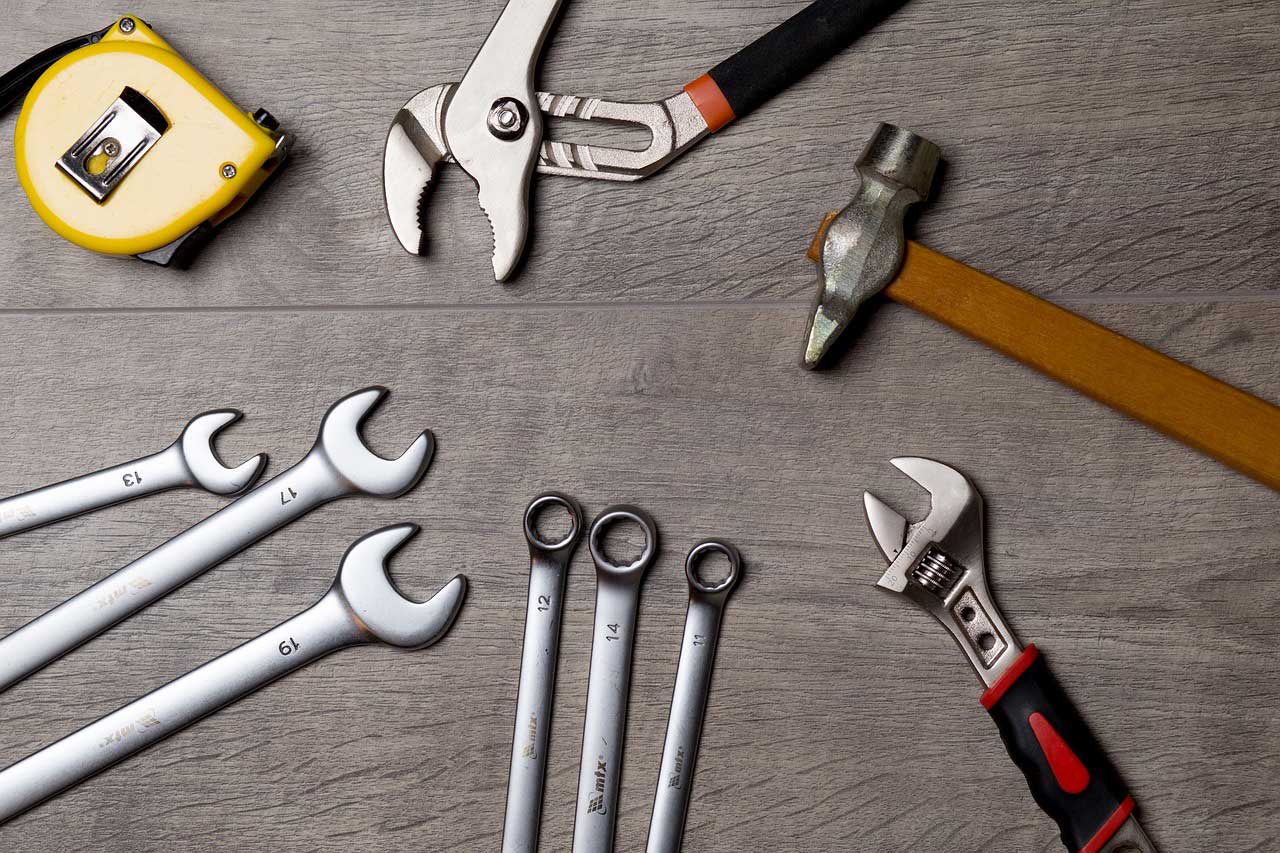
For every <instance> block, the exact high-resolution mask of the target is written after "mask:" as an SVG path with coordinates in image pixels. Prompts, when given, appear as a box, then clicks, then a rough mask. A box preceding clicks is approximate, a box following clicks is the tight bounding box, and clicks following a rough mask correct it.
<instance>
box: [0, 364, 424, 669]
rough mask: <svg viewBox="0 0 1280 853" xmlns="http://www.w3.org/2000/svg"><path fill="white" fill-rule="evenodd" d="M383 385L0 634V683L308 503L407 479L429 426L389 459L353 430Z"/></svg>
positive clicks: (397, 486) (393, 490)
mask: <svg viewBox="0 0 1280 853" xmlns="http://www.w3.org/2000/svg"><path fill="white" fill-rule="evenodd" d="M386 393H387V391H386V389H385V388H380V387H373V388H366V389H364V390H363V391H357V392H355V393H354V394H350V395H348V396H347V397H344V398H343V399H341V400H339V401H338V402H337V403H334V404H333V406H332V408H330V409H329V411H328V412H327V413H325V416H324V420H323V421H322V422H321V424H320V436H319V438H318V439H316V443H315V446H314V447H313V448H312V449H311V451H310V452H309V453H308V454H307V455H306V456H304V457H303V458H302V460H301V461H299V462H298V463H297V464H296V465H294V466H293V467H292V468H289V469H288V470H286V471H283V472H281V473H280V474H277V475H276V476H275V477H273V478H272V479H271V480H268V481H267V482H265V483H263V484H262V485H260V486H258V487H257V488H256V489H254V490H253V491H251V492H249V493H248V494H247V495H245V496H244V497H242V498H239V499H238V500H236V501H234V502H232V503H230V504H228V505H227V506H225V507H223V508H222V509H221V510H219V511H218V512H215V513H214V514H213V515H211V516H209V517H208V518H206V519H205V520H204V521H201V522H199V523H198V524H196V525H195V526H194V527H192V528H190V529H188V530H186V531H184V532H182V533H179V534H178V535H177V536H175V537H174V538H172V539H170V540H169V541H168V542H166V543H164V544H163V545H161V546H160V547H159V548H156V549H155V550H154V551H152V552H150V553H149V554H147V555H146V556H144V557H141V558H139V559H137V560H135V561H133V562H132V563H130V564H129V565H127V566H125V567H124V568H122V569H120V570H118V571H116V572H115V573H114V574H112V575H110V576H108V577H107V578H104V579H103V580H101V581H98V582H97V583H96V584H94V585H93V586H91V587H89V588H88V589H86V590H84V591H83V592H81V593H79V594H77V595H75V596H73V597H72V598H69V599H67V600H66V601H65V602H63V603H62V604H60V605H58V606H57V607H55V608H53V609H52V610H50V611H49V612H47V613H45V614H44V615H43V616H40V617H38V618H37V619H34V620H32V621H31V622H28V623H27V624H26V625H24V626H23V627H21V628H19V629H18V630H17V631H14V632H13V633H12V634H10V635H9V636H7V637H5V638H4V639H3V640H0V691H3V690H6V689H8V688H9V687H12V686H13V685H14V684H16V683H17V682H19V681H21V680H22V679H24V678H26V677H27V676H29V675H31V674H32V673H34V672H36V671H38V670H40V669H42V668H43V667H45V666H47V665H49V664H50V663H52V662H53V661H55V660H57V659H58V658H60V657H62V656H63V655H65V654H67V653H68V652H70V651H71V650H72V649H74V648H76V647H77V646H79V645H81V644H83V643H86V642H88V641H89V640H91V639H93V638H94V637H96V636H98V635H99V634H101V633H102V632H103V631H105V630H107V629H108V628H110V627H111V626H112V625H115V624H116V623H117V622H119V621H121V620H122V619H125V618H127V617H129V616H132V615H133V614H134V613H137V612H138V611H139V610H142V609H143V608H144V607H146V606H147V605H149V604H151V603H153V602H155V601H158V600H159V599H161V598H163V597H164V596H166V595H168V594H169V593H170V592H173V591H174V590H175V589H177V588H178V587H180V586H182V585H183V584H185V583H187V582H188V581H190V580H192V579H194V578H197V577H199V576H200V575H202V574H204V573H205V572H207V571H208V570H209V569H211V568H213V567H214V566H216V565H218V564H219V563H222V562H224V561H225V560H228V559H230V558H231V557H234V556H235V555H236V554H238V553H240V552H241V551H243V550H244V549H246V548H248V547H249V546H250V545H253V544H254V543H255V542H257V541H258V540H260V539H262V538H263V537H265V536H267V535H268V534H270V533H272V532H273V531H275V530H278V529H279V528H281V527H283V526H284V525H286V524H288V523H289V522H291V521H294V520H295V519H298V518H300V517H302V516H304V515H306V514H307V513H308V512H310V511H311V510H313V509H315V508H316V507H319V506H321V505H323V504H326V503H329V502H330V501H334V500H337V499H338V498H345V497H350V496H352V495H369V496H371V497H379V498H394V497H398V496H399V495H402V494H404V493H405V492H407V491H408V490H409V489H411V488H413V486H414V485H415V484H416V483H417V482H418V481H419V480H420V479H422V475H423V474H425V473H426V470H427V465H428V464H430V462H431V453H432V450H433V448H434V442H433V440H432V437H431V433H430V432H429V431H424V432H423V433H422V434H421V435H419V436H418V438H417V439H416V440H415V441H414V443H413V445H412V446H410V448H409V449H408V450H406V451H405V452H404V454H403V455H402V456H401V457H400V458H399V459H396V460H388V459H382V458H381V457H378V456H376V455H374V454H373V452H372V451H370V450H369V449H368V448H367V447H366V446H365V444H364V442H363V440H362V439H361V437H360V427H361V424H363V423H364V420H365V418H367V417H368V415H369V413H370V412H371V411H372V410H373V407H374V406H375V405H377V403H378V401H379V400H381V399H382V398H383V397H384V396H385V395H386Z"/></svg>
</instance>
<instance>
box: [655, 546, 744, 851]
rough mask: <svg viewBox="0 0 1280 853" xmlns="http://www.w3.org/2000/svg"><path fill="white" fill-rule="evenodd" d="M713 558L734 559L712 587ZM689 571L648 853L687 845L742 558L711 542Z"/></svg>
mask: <svg viewBox="0 0 1280 853" xmlns="http://www.w3.org/2000/svg"><path fill="white" fill-rule="evenodd" d="M710 554H722V555H723V556H725V557H726V558H728V560H729V573H728V574H727V575H726V576H725V577H724V578H723V579H722V580H720V581H718V582H715V583H707V582H706V581H704V580H703V579H702V577H701V575H700V574H699V573H698V566H699V565H700V564H701V562H702V561H703V560H704V559H705V558H706V557H707V556H708V555H710ZM684 572H685V576H686V577H687V578H688V581H689V609H688V612H687V613H686V615H685V621H684V639H683V640H682V641H681V645H680V663H679V664H678V665H677V667H676V684H675V688H674V689H673V690H672V692H671V715H670V717H669V718H668V720H667V738H666V741H665V743H664V744H663V746H662V765H661V769H660V770H659V771H658V785H657V790H656V791H655V793H654V795H653V816H652V818H651V819H650V822H649V841H648V844H647V846H646V848H645V849H646V853H679V850H680V846H681V844H682V843H683V839H684V825H685V819H686V818H687V817H688V813H689V796H690V789H691V788H692V785H691V782H692V781H693V772H694V765H695V763H696V762H697V758H698V744H699V742H700V741H701V740H702V720H703V718H704V717H705V716H706V711H707V694H708V692H709V690H710V688H711V670H712V667H714V665H715V659H716V645H717V642H718V640H719V638H720V620H721V617H722V616H723V614H724V605H725V602H726V601H728V600H729V593H731V592H733V589H734V587H735V586H737V584H738V579H739V578H740V577H741V576H742V557H741V555H740V554H739V553H738V549H737V548H735V547H733V546H732V545H730V544H729V543H728V542H724V541H721V540H716V539H708V540H707V541H705V542H701V543H699V544H697V545H695V546H694V547H693V550H691V551H690V552H689V556H688V558H686V559H685V564H684Z"/></svg>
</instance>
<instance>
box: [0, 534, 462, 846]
mask: <svg viewBox="0 0 1280 853" xmlns="http://www.w3.org/2000/svg"><path fill="white" fill-rule="evenodd" d="M417 531H418V527H417V525H415V524H400V525H396V526H393V527H387V528H384V529H382V530H378V531H376V532H374V533H370V534H368V535H367V536H365V537H363V538H361V539H360V540H358V541H357V542H356V543H355V544H354V545H352V546H351V547H350V548H349V549H347V553H346V555H345V556H344V557H343V558H342V566H341V568H340V569H339V571H338V578H337V580H336V581H334V583H333V586H331V587H330V588H329V591H328V592H327V593H325V595H324V597H322V598H321V599H320V600H319V601H318V602H317V603H315V604H313V605H312V606H311V607H309V608H308V609H307V610H304V611H303V612H302V613H300V614H298V615H297V616H294V617H293V618H292V619H289V620H288V621H286V622H283V623H281V624H280V625H277V626H276V627H275V628H272V629H271V630H270V631H267V632H266V633H265V634H263V635H262V636H260V637H258V638H257V639H255V640H250V641H249V642H247V643H245V644H244V645H241V646H239V647H237V648H235V649H233V650H231V651H229V652H227V653H226V654H224V655H222V656H221V657H217V658H214V659H213V660H211V661H209V662H208V663H206V664H204V665H203V666H200V667H198V668H196V669H194V670H192V671H191V672H189V673H187V674H186V675H183V676H181V677H179V678H177V679H175V680H173V681H171V682H169V683H168V684H166V685H165V686H164V687H161V688H159V689H158V690H155V691H153V692H151V693H148V694H147V695H146V696H143V697H142V698H141V699H138V700H137V701H135V702H131V703H129V704H128V705H125V706H124V707H123V708H120V709H119V710H117V711H114V712H113V713H110V714H108V715H106V716H105V717H103V718H102V719H100V720H98V721H97V722H96V723H90V724H89V725H87V726H85V727H84V728H82V729H80V730H79V731H77V732H75V733H74V734H70V735H67V736H66V737H64V738H63V739H62V740H60V741H57V742H56V743H53V744H51V745H50V746H47V747H45V748H44V749H42V750H40V751H39V752H37V753H35V754H33V755H30V756H28V757H27V758H24V759H23V760H21V761H19V762H18V763H16V764H14V765H12V766H11V767H9V768H8V769H7V770H5V771H4V772H2V773H0V823H4V822H5V821H7V820H10V819H11V818H13V817H16V816H17V815H19V814H21V813H23V812H25V811H27V810H28V809H30V808H33V807H35V806H37V805H39V804H40V803H42V802H44V801H45V800H47V799H49V798H50V797H52V796H54V795H56V794H58V793H60V792H62V791H65V790H67V789H68V788H70V787H72V786H74V785H77V784H79V783H80V782H83V781H84V780H85V779H88V778H89V777H91V776H93V775H95V774H97V773H100V772H102V771H103V770H106V769H107V768H108V767H110V766H112V765H113V764H116V763H118V762H121V761H124V760H125V759H126V758H129V757H130V756H131V755H134V754H135V753H138V752H141V751H142V750H144V749H146V748H147V747H149V746H151V745H152V744H155V743H157V742H159V741H161V740H163V739H165V738H167V737H168V736H169V735H171V734H174V733H175V732H178V731H181V730H182V729H184V728H186V727H187V726H189V725H191V724H192V723H195V722H197V721H198V720H201V719H203V718H204V717H207V716H209V715H210V714H212V713H213V712H215V711H217V710H219V709H220V708H224V707H226V706H227V705H230V704H231V703H232V702H235V701H236V700H237V699H241V698H243V697H245V696H247V695H249V694H250V693H253V692H254V691H256V690H259V689H260V688H262V687H265V686H266V685H268V684H270V683H271V682H272V681H275V680H276V679H277V678H280V677H281V676H284V675H288V674H289V673H291V672H293V671H294V670H295V669H300V668H301V667H303V666H306V665H307V664H309V663H311V662H312V661H314V660H318V659H319V658H322V657H324V656H325V655H327V654H329V653H331V652H335V651H337V650H338V649H343V648H346V647H348V646H356V645H362V644H365V643H374V642H381V643H386V644H388V645H391V646H396V647H398V648H402V649H421V648H424V647H426V646H429V645H431V644H432V643H434V642H436V641H437V640H439V639H440V638H441V637H443V636H444V635H445V633H446V632H447V631H448V630H449V626H450V625H452V624H453V620H454V617H455V616H457V614H458V610H459V609H460V608H461V607H462V598H463V596H464V594H465V593H466V588H467V582H466V578H465V577H463V576H462V575H456V576H454V578H453V580H451V581H449V583H447V584H445V586H444V587H443V588H442V589H441V590H440V591H439V592H437V593H436V594H435V595H434V596H432V597H431V599H430V600H429V601H427V602H424V603H421V604H419V603H417V602H414V601H410V600H408V599H406V598H405V597H404V596H402V595H401V594H400V593H399V591H397V590H396V588H395V586H394V585H393V584H392V583H391V579H390V578H389V577H388V576H387V569H386V561H387V560H388V559H389V558H390V556H391V555H392V554H393V553H395V552H396V551H397V550H399V549H400V548H401V547H402V546H403V545H404V543H405V542H406V541H408V539H409V537H411V536H413V535H414V534H415V533H417Z"/></svg>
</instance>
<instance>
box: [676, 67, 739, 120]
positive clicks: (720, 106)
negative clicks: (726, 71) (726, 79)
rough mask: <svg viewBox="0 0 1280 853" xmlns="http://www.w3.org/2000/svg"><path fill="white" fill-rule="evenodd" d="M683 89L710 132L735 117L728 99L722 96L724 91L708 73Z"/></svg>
mask: <svg viewBox="0 0 1280 853" xmlns="http://www.w3.org/2000/svg"><path fill="white" fill-rule="evenodd" d="M684 90H685V92H687V93H688V95H689V100H691V101H693V105H694V106H695V107H697V108H698V112H700V113H702V118H703V120H704V121H706V123H707V129H708V130H710V131H711V132H712V133H715V132H716V131H717V130H719V129H720V128H722V127H724V126H725V125H726V124H728V123H729V122H731V121H733V120H734V119H735V118H737V116H735V115H734V114H733V107H731V106H729V99H728V98H726V97H725V96H724V92H722V91H720V86H719V84H717V83H716V81H715V80H713V79H712V78H711V75H710V74H703V75H702V76H701V77H699V78H698V79H697V80H694V81H693V82H692V83H690V84H689V85H687V86H685V87H684Z"/></svg>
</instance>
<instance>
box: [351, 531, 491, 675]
mask: <svg viewBox="0 0 1280 853" xmlns="http://www.w3.org/2000/svg"><path fill="white" fill-rule="evenodd" d="M419 529H420V528H419V527H418V525H416V524H397V525H393V526H391V527H384V528H383V529H381V530H376V531H374V532H373V533H369V534H367V535H365V536H363V537H361V538H360V539H359V540H357V541H356V542H355V543H354V544H353V545H352V546H351V547H350V548H348V549H347V553H346V555H345V556H343V558H342V567H341V568H340V569H339V570H338V580H337V583H336V584H335V587H336V588H337V589H338V590H339V591H340V593H341V595H342V597H343V598H344V599H345V600H346V602H347V605H348V606H349V607H350V608H351V611H352V612H353V613H354V614H355V615H356V617H357V618H358V619H359V621H360V623H361V624H362V625H363V626H364V628H365V629H366V630H367V631H368V632H369V634H370V635H371V636H372V639H376V640H379V641H381V642H383V643H387V644H389V645H392V646H397V647H399V648H402V649H421V648H425V647H426V646H429V645H431V644H432V643H435V642H436V641H437V640H439V639H440V638H441V637H443V636H444V635H445V634H446V633H448V631H449V628H450V627H451V626H452V625H453V620H454V619H455V618H457V616H458V611H460V610H461V609H462V600H463V598H464V597H465V596H466V593H467V579H466V577H464V576H463V575H460V574H459V575H454V576H453V579H452V580H450V581H449V582H448V583H447V584H445V585H444V586H443V587H442V588H441V589H440V591H439V592H437V593H436V594H435V595H433V596H432V597H431V598H430V599H428V600H427V601H423V602H417V601H411V600H410V599H408V598H405V596H403V595H401V594H400V591H399V590H397V589H396V587H395V584H394V583H392V581H391V577H390V576H389V575H388V574H387V563H388V562H389V561H390V559H391V557H392V555H393V554H395V553H396V552H397V551H399V550H400V549H401V548H403V547H404V546H405V543H407V542H408V541H409V540H410V539H411V538H413V537H414V536H415V535H417V533H418V531H419Z"/></svg>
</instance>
